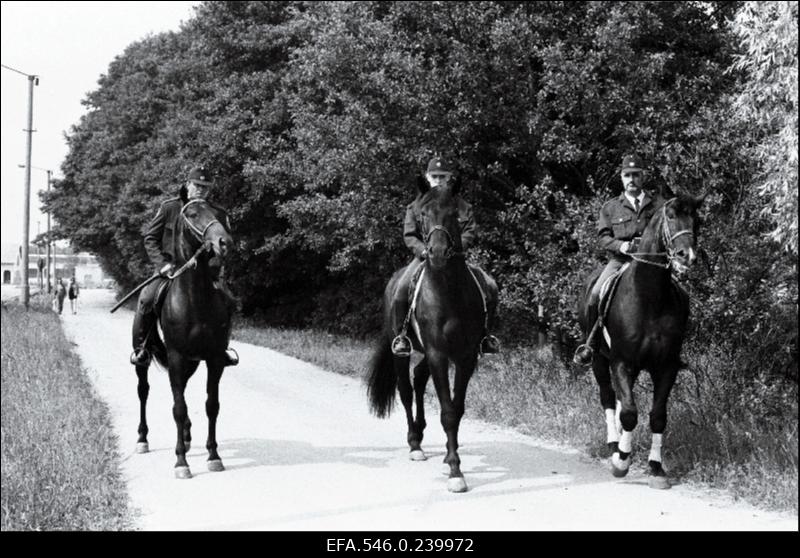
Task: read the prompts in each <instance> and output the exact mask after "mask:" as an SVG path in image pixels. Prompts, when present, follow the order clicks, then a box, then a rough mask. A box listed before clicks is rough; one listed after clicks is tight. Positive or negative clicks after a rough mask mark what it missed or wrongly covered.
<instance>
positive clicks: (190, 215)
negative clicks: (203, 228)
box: [186, 212, 197, 219]
mask: <svg viewBox="0 0 800 558" xmlns="http://www.w3.org/2000/svg"><path fill="white" fill-rule="evenodd" d="M186 215H188V216H189V218H190V219H194V218H195V217H197V213H194V212H192V213H187V214H186Z"/></svg>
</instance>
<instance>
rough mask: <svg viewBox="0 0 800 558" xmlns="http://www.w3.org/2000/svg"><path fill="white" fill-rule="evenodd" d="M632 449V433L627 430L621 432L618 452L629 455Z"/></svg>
mask: <svg viewBox="0 0 800 558" xmlns="http://www.w3.org/2000/svg"><path fill="white" fill-rule="evenodd" d="M632 448H633V432H628V431H627V430H623V431H622V436H621V437H620V439H619V451H621V452H623V453H631V449H632Z"/></svg>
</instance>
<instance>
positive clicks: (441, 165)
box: [427, 157, 453, 174]
mask: <svg viewBox="0 0 800 558" xmlns="http://www.w3.org/2000/svg"><path fill="white" fill-rule="evenodd" d="M427 172H449V173H450V174H453V166H452V165H451V164H450V162H449V161H448V160H447V159H444V158H442V157H434V158H433V159H431V160H430V162H429V163H428V171H427Z"/></svg>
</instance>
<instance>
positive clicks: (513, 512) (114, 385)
mask: <svg viewBox="0 0 800 558" xmlns="http://www.w3.org/2000/svg"><path fill="white" fill-rule="evenodd" d="M80 300H81V305H80V308H79V311H78V313H77V314H75V315H72V314H69V313H65V314H64V315H62V321H63V324H64V327H65V330H66V332H67V335H68V337H69V338H70V339H71V340H72V341H73V342H74V343H75V345H76V347H75V349H76V351H77V353H78V354H79V356H80V357H81V360H82V362H83V366H84V367H85V368H86V370H87V371H88V373H89V376H90V377H91V380H92V382H93V383H94V385H95V387H96V389H97V392H98V393H99V395H100V397H102V398H103V399H104V400H105V401H106V402H107V403H108V405H109V407H110V410H111V415H112V420H113V424H114V428H115V430H116V432H117V434H118V437H119V451H120V453H121V454H122V456H123V463H122V467H123V470H124V475H125V478H126V480H127V484H128V490H129V493H130V498H131V503H132V505H133V506H134V507H135V509H136V510H137V511H138V526H139V528H141V529H144V530H187V529H188V530H195V529H197V530H223V529H224V530H289V531H291V530H315V531H316V530H320V531H327V530H390V531H406V530H456V531H477V530H480V531H493V530H520V531H531V530H618V529H622V530H795V531H796V530H797V529H798V523H797V517H796V516H790V515H780V514H774V513H767V512H762V511H758V510H756V509H754V508H751V507H749V506H747V505H744V504H741V503H732V502H730V501H727V500H725V499H722V498H720V497H718V496H715V495H713V494H710V493H701V492H698V491H697V490H696V489H693V488H691V487H689V486H686V485H678V486H675V487H673V488H672V489H671V490H653V489H650V488H649V487H648V486H647V479H646V478H645V477H643V476H640V475H637V474H636V473H635V472H632V473H631V474H630V475H629V477H627V478H625V479H623V480H617V479H614V478H613V477H612V476H611V474H610V472H609V471H608V468H607V467H606V465H605V464H601V463H598V462H596V461H593V460H590V459H588V458H586V457H583V456H582V455H581V454H579V453H578V452H576V451H570V450H564V449H559V448H554V447H548V446H546V445H542V444H541V443H538V442H537V441H536V440H534V439H532V438H530V437H527V436H524V435H522V434H519V433H517V432H514V431H512V430H508V429H504V428H499V427H495V426H492V425H488V424H485V423H481V422H478V421H471V420H465V421H463V423H462V427H461V432H460V442H461V449H460V453H461V458H462V469H463V471H464V474H465V477H466V480H467V483H468V485H469V487H470V490H469V492H467V493H465V494H451V493H449V492H447V490H446V480H447V476H446V473H445V467H444V465H443V464H442V458H443V456H444V442H445V437H444V434H443V432H442V429H441V426H440V425H439V422H438V420H437V416H436V415H433V414H430V415H429V425H428V428H427V431H426V437H425V441H424V444H423V449H424V450H425V451H426V453H427V454H428V456H429V459H428V460H427V461H424V462H411V461H409V459H408V449H407V446H406V444H405V435H406V426H405V419H404V416H403V414H402V413H397V412H396V413H394V414H393V416H392V417H391V419H389V420H378V419H376V418H374V417H372V416H371V415H370V414H369V412H368V406H367V400H366V395H365V392H364V388H363V386H362V385H361V383H360V382H359V381H357V380H354V379H352V378H348V377H344V376H340V375H336V374H332V373H329V372H326V371H324V370H321V369H319V368H317V367H315V366H312V365H310V364H307V363H304V362H302V361H299V360H296V359H294V358H291V357H288V356H285V355H282V354H280V353H277V352H275V351H272V350H269V349H266V348H262V347H256V346H254V345H248V344H244V343H236V342H234V343H233V344H232V346H233V347H234V348H236V349H237V350H238V352H239V354H240V356H241V364H240V365H239V366H238V367H236V368H232V369H227V370H226V372H225V373H224V374H223V377H222V381H221V383H220V403H221V410H220V415H219V421H218V430H217V439H218V442H219V451H220V455H221V456H222V460H223V462H224V464H225V466H226V469H227V470H226V471H224V472H220V473H211V472H208V471H207V470H206V467H205V460H206V451H205V448H204V447H203V446H204V443H205V437H206V428H207V420H206V417H205V411H204V402H205V393H204V390H205V376H206V372H205V366H204V365H201V366H200V368H199V369H198V372H197V373H196V374H195V376H194V377H193V378H192V380H191V381H190V382H189V386H188V388H187V391H186V394H187V402H188V404H189V412H190V418H191V420H192V423H193V437H194V445H193V448H192V450H191V451H190V453H189V455H188V461H189V465H190V467H191V468H192V472H193V473H194V475H195V476H194V478H193V479H190V480H177V479H175V478H174V475H173V465H174V462H175V456H174V446H175V426H174V422H173V420H172V396H171V393H170V389H169V382H168V378H167V375H166V373H165V372H164V371H163V370H161V369H159V368H158V367H157V366H152V367H151V369H150V385H151V390H150V399H149V404H148V422H149V426H150V435H149V441H150V449H151V451H150V453H147V454H136V453H135V452H134V448H135V445H136V429H137V425H138V398H137V395H136V374H135V372H134V368H133V367H132V366H131V365H130V364H128V355H129V354H130V328H131V322H132V316H133V315H132V313H131V312H130V311H128V310H124V309H121V310H119V311H117V312H116V313H114V314H110V313H109V310H110V308H111V307H112V306H113V304H114V300H113V297H112V293H111V292H110V291H106V290H88V289H87V290H83V291H82V293H81V299H80ZM621 509H624V510H626V511H625V512H624V517H621V516H619V515H615V514H614V513H613V510H621Z"/></svg>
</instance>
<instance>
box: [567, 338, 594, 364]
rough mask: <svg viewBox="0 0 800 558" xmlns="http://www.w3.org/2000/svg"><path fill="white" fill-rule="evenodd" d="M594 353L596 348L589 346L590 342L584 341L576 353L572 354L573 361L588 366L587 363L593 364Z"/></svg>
mask: <svg viewBox="0 0 800 558" xmlns="http://www.w3.org/2000/svg"><path fill="white" fill-rule="evenodd" d="M593 355H594V350H593V349H592V348H591V347H590V346H589V344H588V343H584V344H583V345H579V346H578V348H577V349H575V354H574V355H573V356H572V362H574V363H575V364H579V365H581V366H586V365H587V364H591V362H592V357H593Z"/></svg>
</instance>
